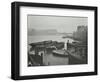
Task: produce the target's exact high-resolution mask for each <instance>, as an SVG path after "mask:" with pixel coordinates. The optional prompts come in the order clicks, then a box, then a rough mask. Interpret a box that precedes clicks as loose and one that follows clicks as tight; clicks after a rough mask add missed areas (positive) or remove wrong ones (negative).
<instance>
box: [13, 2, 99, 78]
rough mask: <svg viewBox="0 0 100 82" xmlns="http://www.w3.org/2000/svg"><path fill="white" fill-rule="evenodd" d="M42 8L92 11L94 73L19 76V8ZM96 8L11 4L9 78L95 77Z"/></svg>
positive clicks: (44, 4) (23, 3)
mask: <svg viewBox="0 0 100 82" xmlns="http://www.w3.org/2000/svg"><path fill="white" fill-rule="evenodd" d="M21 6H26V7H44V8H58V9H80V10H93V11H94V17H95V18H94V55H95V56H94V72H80V73H61V74H46V75H29V76H20V7H21ZM97 11H98V10H97V7H96V6H80V5H62V4H48V3H31V2H12V4H11V78H12V79H14V80H25V79H41V78H58V77H72V76H88V75H97V67H98V66H97V61H98V60H97V59H98V58H97Z"/></svg>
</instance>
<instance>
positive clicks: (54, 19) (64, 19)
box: [27, 15, 88, 33]
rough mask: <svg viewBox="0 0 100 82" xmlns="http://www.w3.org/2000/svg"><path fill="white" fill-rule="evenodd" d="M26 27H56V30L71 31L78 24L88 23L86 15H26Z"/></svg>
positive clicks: (42, 28) (74, 29) (41, 28)
mask: <svg viewBox="0 0 100 82" xmlns="http://www.w3.org/2000/svg"><path fill="white" fill-rule="evenodd" d="M27 20H28V28H33V29H36V30H47V29H56V30H57V31H58V32H60V33H62V32H66V33H72V32H73V31H76V30H77V26H79V25H85V26H86V25H88V18H87V17H69V16H45V15H44V16H43V15H28V17H27Z"/></svg>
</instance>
